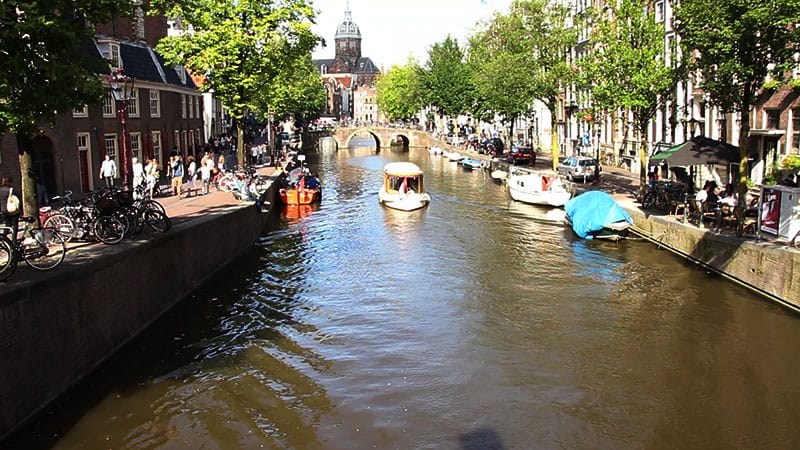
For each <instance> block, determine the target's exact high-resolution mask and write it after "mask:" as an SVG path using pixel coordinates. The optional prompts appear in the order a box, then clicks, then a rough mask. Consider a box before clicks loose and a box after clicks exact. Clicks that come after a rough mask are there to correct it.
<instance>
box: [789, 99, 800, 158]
mask: <svg viewBox="0 0 800 450" xmlns="http://www.w3.org/2000/svg"><path fill="white" fill-rule="evenodd" d="M789 148H791V149H793V150H794V152H795V153H800V108H793V109H792V142H791V143H790V147H789Z"/></svg>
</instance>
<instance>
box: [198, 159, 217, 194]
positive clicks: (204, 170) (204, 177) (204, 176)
mask: <svg viewBox="0 0 800 450" xmlns="http://www.w3.org/2000/svg"><path fill="white" fill-rule="evenodd" d="M209 159H210V158H208V156H207V155H206V156H204V157H203V159H202V160H200V182H201V183H203V195H207V194H208V190H209V187H210V186H211V169H212V168H213V167H214V161H213V160H212V161H211V164H210V165H209V164H208V161H209Z"/></svg>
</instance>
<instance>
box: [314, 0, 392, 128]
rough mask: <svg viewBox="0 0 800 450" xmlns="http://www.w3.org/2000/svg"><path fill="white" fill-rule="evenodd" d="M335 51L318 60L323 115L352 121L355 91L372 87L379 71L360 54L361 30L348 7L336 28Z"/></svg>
mask: <svg viewBox="0 0 800 450" xmlns="http://www.w3.org/2000/svg"><path fill="white" fill-rule="evenodd" d="M334 41H335V47H336V54H335V56H334V58H333V59H317V60H314V64H316V65H317V69H319V72H320V76H321V77H322V82H323V84H324V86H325V92H326V93H327V96H328V104H327V106H326V108H325V111H323V112H322V116H327V117H335V118H337V119H339V120H351V119H353V118H354V112H355V103H354V102H355V92H356V90H357V89H358V88H359V87H360V86H366V87H370V86H374V84H375V79H376V78H377V76H378V75H379V74H380V70H378V68H377V67H376V66H375V63H373V62H372V60H371V59H370V58H368V57H365V56H361V30H359V28H358V25H356V24H355V22H353V17H352V13H351V12H350V8H349V6H348V8H347V10H346V11H345V13H344V21H342V23H341V24H339V26H338V27H337V28H336V35H335V37H334Z"/></svg>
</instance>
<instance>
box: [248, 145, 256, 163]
mask: <svg viewBox="0 0 800 450" xmlns="http://www.w3.org/2000/svg"><path fill="white" fill-rule="evenodd" d="M257 163H258V145H256V144H253V146H252V147H250V165H252V166H255V165H256V164H257Z"/></svg>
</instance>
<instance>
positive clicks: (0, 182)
mask: <svg viewBox="0 0 800 450" xmlns="http://www.w3.org/2000/svg"><path fill="white" fill-rule="evenodd" d="M12 195H14V196H15V197H16V201H15V202H14V203H16V207H17V211H16V212H10V211H9V210H8V204H9V201H8V200H9V197H11V196H12ZM0 213H2V214H0V215H2V216H3V222H4V224H5V226H7V227H9V228H11V229H12V230H14V232H13V233H11V242H12V243H14V244H16V242H17V231H16V230H17V223H18V222H19V216H20V213H22V205H21V204H20V202H19V196H17V195H16V194H14V188H13V185H12V183H11V178H10V177H3V178H0Z"/></svg>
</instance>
